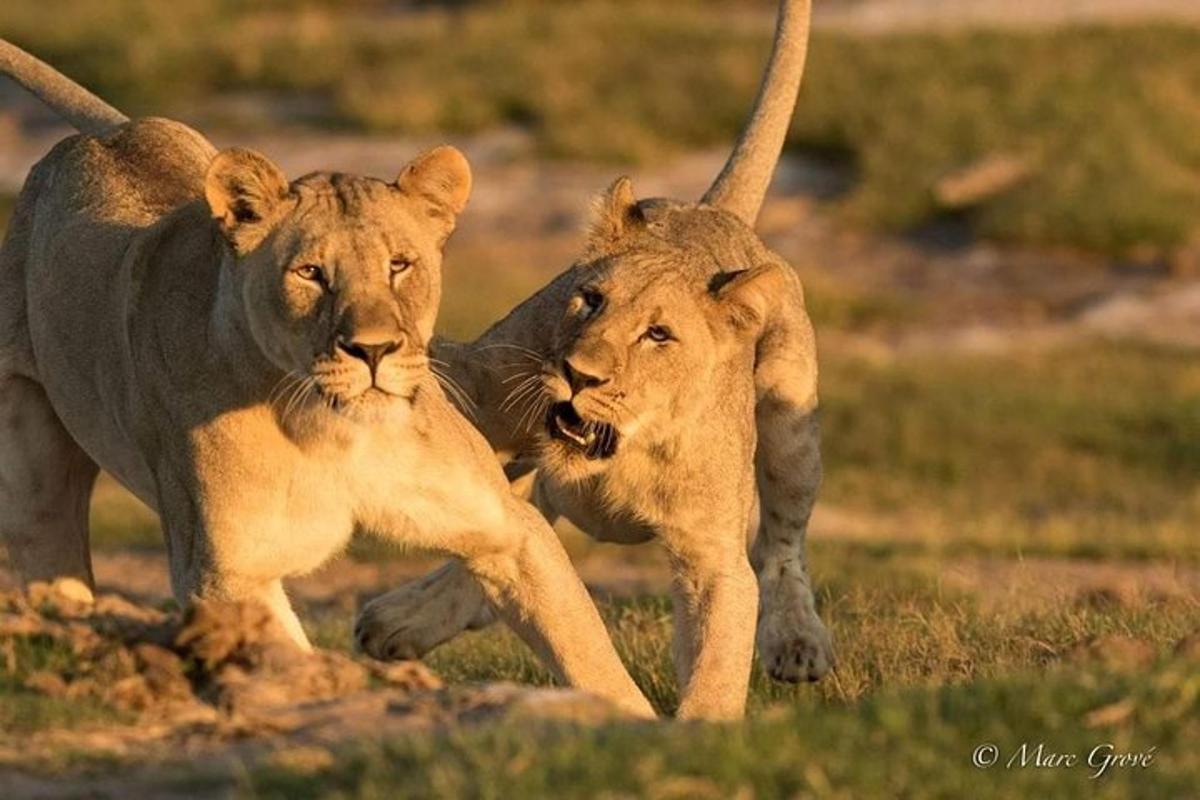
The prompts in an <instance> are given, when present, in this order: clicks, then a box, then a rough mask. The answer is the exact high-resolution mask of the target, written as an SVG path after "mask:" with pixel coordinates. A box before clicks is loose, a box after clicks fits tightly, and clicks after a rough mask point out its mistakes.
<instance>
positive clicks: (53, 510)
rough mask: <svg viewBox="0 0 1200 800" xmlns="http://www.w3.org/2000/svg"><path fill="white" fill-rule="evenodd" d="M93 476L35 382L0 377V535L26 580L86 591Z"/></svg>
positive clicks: (89, 568) (93, 470) (94, 471)
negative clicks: (67, 581)
mask: <svg viewBox="0 0 1200 800" xmlns="http://www.w3.org/2000/svg"><path fill="white" fill-rule="evenodd" d="M97 473H98V469H97V467H96V464H95V463H94V462H93V461H92V460H91V459H90V458H88V456H87V454H86V453H84V452H83V450H82V449H81V448H80V447H79V445H77V444H76V443H75V441H74V440H73V439H72V438H71V437H70V435H69V434H68V433H67V431H66V430H65V429H64V428H63V426H62V423H61V422H60V421H59V419H58V417H57V416H56V415H55V413H54V410H53V409H52V408H51V406H50V401H49V400H48V399H47V398H46V393H45V392H44V391H43V389H42V387H41V386H40V385H38V384H37V383H35V382H33V381H31V380H29V379H27V378H22V377H18V376H8V377H0V536H2V537H3V539H4V541H5V543H6V544H7V545H8V553H9V558H11V559H12V562H13V564H14V565H15V566H16V568H17V571H18V572H19V574H20V576H21V579H22V580H23V581H25V582H26V583H28V582H31V581H52V580H54V579H56V578H76V579H78V580H80V581H83V582H84V583H85V584H86V585H88V586H92V559H91V553H90V550H89V547H88V501H89V499H90V498H91V494H92V486H93V484H94V483H95V480H96V475H97Z"/></svg>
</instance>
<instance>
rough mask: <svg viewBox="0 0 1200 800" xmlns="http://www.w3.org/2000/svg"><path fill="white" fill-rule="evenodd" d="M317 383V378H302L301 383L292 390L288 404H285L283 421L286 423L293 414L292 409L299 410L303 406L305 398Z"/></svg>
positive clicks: (281, 419)
mask: <svg viewBox="0 0 1200 800" xmlns="http://www.w3.org/2000/svg"><path fill="white" fill-rule="evenodd" d="M316 383H317V382H316V379H315V378H312V377H305V378H304V380H302V381H301V382H300V384H299V385H298V386H297V387H296V388H295V389H294V390H293V391H292V394H291V396H290V397H289V398H288V402H287V405H286V406H284V409H283V414H282V415H281V416H280V422H281V423H286V422H287V419H288V417H289V416H291V414H292V411H293V410H299V409H300V408H301V407H302V406H303V404H304V400H305V398H306V397H307V396H308V393H309V392H310V391H312V389H313V387H314V386H316Z"/></svg>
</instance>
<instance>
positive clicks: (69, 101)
mask: <svg viewBox="0 0 1200 800" xmlns="http://www.w3.org/2000/svg"><path fill="white" fill-rule="evenodd" d="M0 73H3V74H5V75H7V76H8V77H10V78H12V79H13V80H14V81H16V82H17V83H19V84H21V85H22V86H24V87H25V88H26V89H27V90H29V92H30V93H31V94H32V95H33V96H34V97H36V98H37V99H39V100H41V101H42V102H43V103H45V104H46V105H48V106H50V108H51V109H53V110H54V111H55V113H57V114H58V115H59V116H61V117H62V118H63V119H65V120H66V121H67V122H69V123H70V124H71V125H72V126H73V127H74V128H75V129H76V130H78V131H79V132H80V133H103V132H104V131H106V130H109V129H110V128H114V127H116V126H118V125H121V124H123V123H126V122H128V121H129V117H127V116H125V115H124V114H122V113H121V112H120V111H118V110H117V109H115V108H113V107H112V106H110V105H109V104H108V103H106V102H104V101H103V100H101V99H100V98H99V97H97V96H96V95H94V94H92V93H91V92H89V91H88V90H87V89H85V88H83V87H82V86H80V85H79V84H78V83H76V82H75V81H73V80H71V79H70V78H68V77H67V76H66V75H63V74H62V73H61V72H59V71H58V70H56V69H54V67H52V66H50V65H49V64H47V63H46V62H44V61H42V60H41V59H38V58H36V57H34V56H32V55H30V54H29V53H26V52H25V51H24V50H22V49H21V48H19V47H17V46H16V45H14V44H12V43H11V42H8V41H6V40H4V39H0Z"/></svg>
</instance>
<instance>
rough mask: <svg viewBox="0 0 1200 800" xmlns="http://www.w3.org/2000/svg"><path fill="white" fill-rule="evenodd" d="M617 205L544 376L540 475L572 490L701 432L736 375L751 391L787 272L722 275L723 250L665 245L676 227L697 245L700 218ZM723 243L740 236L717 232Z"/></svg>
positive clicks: (763, 268)
mask: <svg viewBox="0 0 1200 800" xmlns="http://www.w3.org/2000/svg"><path fill="white" fill-rule="evenodd" d="M614 191H619V189H618V187H614ZM607 204H608V205H609V206H615V209H616V210H615V211H614V210H613V209H612V208H606V209H602V220H604V221H605V225H606V226H607V227H606V228H605V229H604V230H602V231H600V232H595V231H594V232H593V244H592V249H591V252H590V254H591V255H592V258H591V260H588V261H585V262H582V263H580V264H577V265H576V267H575V268H574V269H573V270H572V274H573V275H574V278H575V280H574V282H573V283H572V289H571V292H570V294H569V296H568V297H567V299H566V301H565V303H564V306H565V308H564V310H563V316H562V318H561V320H560V321H559V323H558V325H557V328H556V331H555V334H554V337H553V342H552V343H551V346H550V348H549V350H550V355H549V357H548V358H547V359H546V362H545V363H544V365H543V370H542V381H543V385H544V389H545V393H546V398H545V404H546V406H547V411H546V416H545V420H544V434H543V436H542V447H541V465H542V466H543V467H544V468H546V469H548V470H549V471H550V472H552V473H554V474H555V475H556V476H557V477H558V478H560V479H564V480H578V479H581V478H584V477H587V476H589V475H594V474H597V473H599V472H601V471H603V470H604V469H605V468H606V465H607V463H608V462H609V461H610V460H611V459H612V458H614V457H615V456H617V455H618V453H619V452H620V451H621V450H622V448H625V447H628V446H638V445H639V444H642V445H649V444H651V443H654V442H663V441H665V440H669V439H670V438H672V437H673V436H674V435H675V434H677V433H679V432H684V431H686V430H688V429H696V428H700V429H702V428H703V427H704V425H705V424H706V423H705V414H707V413H711V410H712V408H713V404H712V402H711V400H712V398H713V395H714V390H715V387H718V386H721V385H724V384H725V383H727V378H728V375H729V374H730V373H731V371H732V372H734V373H737V374H739V375H741V376H743V378H744V379H745V380H747V381H749V380H751V378H750V376H751V374H752V367H753V354H754V342H755V341H756V340H757V338H758V336H759V332H760V330H761V324H762V321H763V320H764V319H765V317H766V315H767V307H768V305H769V304H770V302H771V299H770V298H771V294H772V292H777V291H778V289H779V286H778V284H777V280H778V279H779V275H780V271H781V270H782V269H786V267H784V266H783V265H781V264H779V263H774V262H772V263H767V264H763V265H759V266H753V267H749V268H746V267H738V266H736V265H735V263H736V262H731V265H730V266H729V267H728V268H724V269H723V268H722V265H721V264H719V263H718V262H717V261H714V254H715V253H718V252H720V251H721V249H722V245H721V243H719V242H718V243H716V244H714V243H713V242H711V241H707V240H706V237H703V236H696V235H664V234H671V233H674V231H671V230H670V228H672V227H674V228H676V229H678V230H679V232H681V233H687V228H689V227H691V223H692V221H691V220H690V218H689V214H692V213H693V212H692V211H691V210H689V209H673V210H670V211H669V212H664V215H666V216H670V217H671V219H670V220H667V219H665V216H664V215H660V218H659V219H658V220H657V221H651V220H650V219H648V218H647V217H645V216H643V215H642V212H636V214H635V212H634V211H632V209H634V208H636V206H635V205H633V201H632V197H631V196H630V197H629V198H628V200H627V201H625V200H622V199H621V198H620V197H617V198H616V199H614V198H613V197H611V193H610V197H609V198H608V199H607ZM614 213H615V214H617V215H618V221H619V229H618V230H613V229H612V227H611V223H612V221H613V220H612V214H614ZM694 213H699V214H709V215H711V214H712V213H713V212H711V211H706V210H700V211H696V212H694ZM631 215H633V216H631ZM705 222H707V223H711V220H705ZM707 228H708V229H709V230H713V226H711V224H709V225H707ZM732 230H733V234H734V236H733V238H738V237H739V236H740V234H741V231H740V230H739V229H737V228H736V227H735V228H733V229H732ZM691 233H695V231H694V230H693V231H691ZM715 233H716V235H717V236H718V237H719V236H721V235H722V234H723V233H726V234H727V233H729V231H723V230H722V229H721V227H720V226H719V225H718V226H716V229H715ZM755 241H757V239H755ZM728 245H729V242H725V243H724V249H725V250H726V251H728V252H729V253H730V254H731V255H730V256H729V258H731V259H732V258H734V257H735V254H736V255H740V256H742V257H749V256H747V255H746V253H747V250H746V248H745V247H743V246H740V244H739V246H737V247H733V248H730V247H729V246H728ZM759 247H760V248H761V245H759Z"/></svg>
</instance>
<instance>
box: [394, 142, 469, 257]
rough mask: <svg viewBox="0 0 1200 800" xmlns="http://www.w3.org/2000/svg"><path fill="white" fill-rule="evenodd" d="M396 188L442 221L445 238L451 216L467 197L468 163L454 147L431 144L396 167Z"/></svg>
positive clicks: (460, 211) (457, 212) (451, 225)
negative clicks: (399, 168)
mask: <svg viewBox="0 0 1200 800" xmlns="http://www.w3.org/2000/svg"><path fill="white" fill-rule="evenodd" d="M396 188H397V189H399V190H400V191H401V192H403V193H404V194H406V195H408V196H409V197H413V198H416V199H419V200H423V201H424V202H426V203H427V204H428V205H429V216H430V217H433V218H441V219H442V220H444V222H445V224H446V231H445V235H446V236H447V237H448V236H449V235H450V233H451V232H452V231H453V230H454V222H455V218H456V217H457V216H458V215H459V214H461V213H462V211H463V209H464V208H466V207H467V200H468V199H469V198H470V197H471V165H470V163H469V162H468V161H467V157H466V156H464V155H463V154H462V153H461V152H460V151H459V150H458V148H455V147H451V146H449V145H442V146H441V147H435V148H433V149H432V150H430V151H429V152H427V153H422V154H421V155H419V156H417V157H416V158H414V159H413V160H412V161H410V162H409V163H408V164H407V165H405V167H404V169H402V170H400V175H399V176H398V177H397V178H396Z"/></svg>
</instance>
